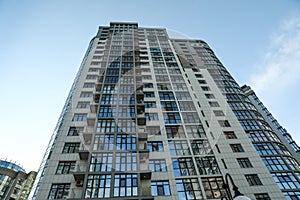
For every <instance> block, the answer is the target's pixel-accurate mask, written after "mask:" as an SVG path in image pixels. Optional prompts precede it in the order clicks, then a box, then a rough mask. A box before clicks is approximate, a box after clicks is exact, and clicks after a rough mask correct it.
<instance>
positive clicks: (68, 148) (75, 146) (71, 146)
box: [62, 143, 80, 153]
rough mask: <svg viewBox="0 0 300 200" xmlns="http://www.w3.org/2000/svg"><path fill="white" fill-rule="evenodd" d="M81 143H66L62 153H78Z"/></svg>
mask: <svg viewBox="0 0 300 200" xmlns="http://www.w3.org/2000/svg"><path fill="white" fill-rule="evenodd" d="M79 146H80V143H65V146H64V148H63V151H62V153H77V152H78V151H79Z"/></svg>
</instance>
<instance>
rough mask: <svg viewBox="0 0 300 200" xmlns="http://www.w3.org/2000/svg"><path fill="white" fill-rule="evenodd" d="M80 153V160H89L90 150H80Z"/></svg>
mask: <svg viewBox="0 0 300 200" xmlns="http://www.w3.org/2000/svg"><path fill="white" fill-rule="evenodd" d="M78 154H79V158H80V160H87V159H88V158H89V154H90V152H89V151H88V150H79V151H78Z"/></svg>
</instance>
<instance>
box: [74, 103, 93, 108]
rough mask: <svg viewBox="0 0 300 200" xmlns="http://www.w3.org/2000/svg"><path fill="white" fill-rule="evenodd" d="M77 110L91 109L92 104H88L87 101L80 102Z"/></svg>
mask: <svg viewBox="0 0 300 200" xmlns="http://www.w3.org/2000/svg"><path fill="white" fill-rule="evenodd" d="M76 108H79V109H86V108H90V102H87V101H79V102H78V104H77V107H76Z"/></svg>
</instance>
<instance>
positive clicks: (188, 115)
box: [181, 112, 200, 124]
mask: <svg viewBox="0 0 300 200" xmlns="http://www.w3.org/2000/svg"><path fill="white" fill-rule="evenodd" d="M181 115H182V118H183V121H184V123H187V124H190V123H200V119H199V116H198V113H196V112H182V113H181Z"/></svg>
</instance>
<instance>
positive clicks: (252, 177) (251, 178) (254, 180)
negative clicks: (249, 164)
mask: <svg viewBox="0 0 300 200" xmlns="http://www.w3.org/2000/svg"><path fill="white" fill-rule="evenodd" d="M245 177H246V179H247V181H248V183H249V185H250V186H254V185H262V183H261V181H260V179H259V177H258V175H257V174H248V175H245Z"/></svg>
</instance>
